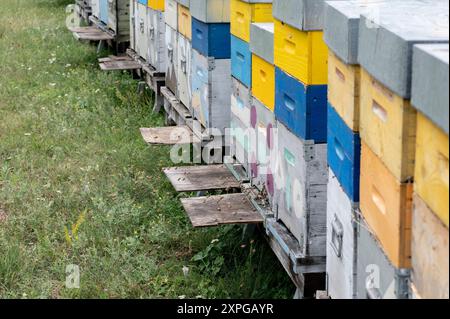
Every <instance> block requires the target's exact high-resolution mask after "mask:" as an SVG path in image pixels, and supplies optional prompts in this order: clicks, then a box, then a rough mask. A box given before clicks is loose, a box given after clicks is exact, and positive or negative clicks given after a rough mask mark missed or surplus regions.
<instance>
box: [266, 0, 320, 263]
mask: <svg viewBox="0 0 450 319" xmlns="http://www.w3.org/2000/svg"><path fill="white" fill-rule="evenodd" d="M273 6H274V8H273V14H274V18H275V22H274V23H275V35H274V36H275V40H274V46H275V51H274V62H275V66H276V68H275V116H276V119H277V133H278V134H277V135H278V138H277V151H276V152H277V154H278V155H277V161H278V162H277V163H276V169H275V171H276V176H275V186H276V187H275V188H276V190H275V199H274V201H275V206H276V215H277V218H278V219H279V220H280V221H281V222H283V223H284V224H285V225H286V227H287V228H288V229H289V230H290V231H291V232H292V234H293V235H294V236H295V237H296V238H297V239H298V241H299V244H300V247H301V251H302V253H303V254H304V256H305V257H320V256H325V254H326V204H327V195H326V193H327V180H328V169H327V156H326V152H327V145H326V137H327V132H326V128H327V125H326V124H327V59H328V50H327V46H326V45H325V43H324V41H323V31H322V29H323V8H324V2H323V1H310V0H302V1H299V0H295V1H294V0H276V1H274V2H273Z"/></svg>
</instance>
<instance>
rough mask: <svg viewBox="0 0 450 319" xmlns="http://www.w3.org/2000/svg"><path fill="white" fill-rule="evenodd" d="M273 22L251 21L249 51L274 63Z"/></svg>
mask: <svg viewBox="0 0 450 319" xmlns="http://www.w3.org/2000/svg"><path fill="white" fill-rule="evenodd" d="M273 39H274V24H273V23H252V25H251V29H250V51H252V53H254V54H256V55H257V56H259V57H260V58H263V59H264V60H266V61H267V62H269V63H271V64H274V58H273V51H274V42H273Z"/></svg>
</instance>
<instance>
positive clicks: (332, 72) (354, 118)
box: [328, 52, 361, 132]
mask: <svg viewBox="0 0 450 319" xmlns="http://www.w3.org/2000/svg"><path fill="white" fill-rule="evenodd" d="M360 80H361V68H360V67H359V65H349V64H346V63H344V62H343V61H342V60H341V59H339V57H337V56H336V54H334V53H333V52H330V54H329V56H328V101H329V102H330V104H331V105H332V106H333V107H334V109H335V110H336V112H337V113H338V114H339V115H340V116H341V118H342V119H343V120H344V122H345V124H347V126H348V127H350V128H351V129H352V130H353V131H354V132H358V131H359V91H360Z"/></svg>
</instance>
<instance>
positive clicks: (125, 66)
mask: <svg viewBox="0 0 450 319" xmlns="http://www.w3.org/2000/svg"><path fill="white" fill-rule="evenodd" d="M99 65H100V69H102V70H103V71H124V70H138V69H140V68H141V65H140V64H139V63H138V62H136V61H130V60H115V61H108V62H102V63H100V64H99Z"/></svg>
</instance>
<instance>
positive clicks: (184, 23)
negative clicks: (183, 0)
mask: <svg viewBox="0 0 450 319" xmlns="http://www.w3.org/2000/svg"><path fill="white" fill-rule="evenodd" d="M178 31H179V32H180V33H181V34H182V35H184V36H185V37H186V38H188V39H189V40H191V39H192V17H191V11H190V10H189V8H186V7H185V6H182V5H181V4H179V5H178Z"/></svg>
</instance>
